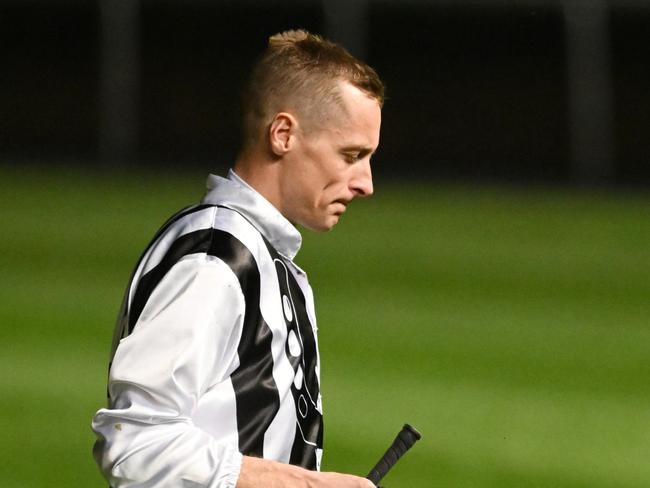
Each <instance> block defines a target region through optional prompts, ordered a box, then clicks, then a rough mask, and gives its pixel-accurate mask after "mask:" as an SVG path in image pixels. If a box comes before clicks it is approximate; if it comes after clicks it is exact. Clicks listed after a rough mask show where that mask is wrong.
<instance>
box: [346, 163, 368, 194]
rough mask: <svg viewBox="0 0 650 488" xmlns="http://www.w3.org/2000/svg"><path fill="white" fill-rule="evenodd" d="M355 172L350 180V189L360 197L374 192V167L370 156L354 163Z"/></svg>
mask: <svg viewBox="0 0 650 488" xmlns="http://www.w3.org/2000/svg"><path fill="white" fill-rule="evenodd" d="M354 169H355V174H354V176H353V178H352V179H351V180H350V190H352V192H353V193H354V194H355V196H358V197H369V196H370V195H372V194H373V191H374V188H373V185H372V169H371V168H370V158H366V159H363V160H361V161H357V164H355V165H354Z"/></svg>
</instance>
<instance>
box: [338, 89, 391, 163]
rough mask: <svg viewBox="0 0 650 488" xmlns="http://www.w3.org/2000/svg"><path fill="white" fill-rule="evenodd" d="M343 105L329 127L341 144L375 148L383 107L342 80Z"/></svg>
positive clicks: (377, 142) (377, 141)
mask: <svg viewBox="0 0 650 488" xmlns="http://www.w3.org/2000/svg"><path fill="white" fill-rule="evenodd" d="M339 90H340V94H341V104H340V105H341V106H340V107H337V108H336V109H335V110H336V116H334V117H332V120H331V124H328V125H329V127H328V129H329V130H330V131H332V132H334V133H335V134H336V136H337V137H338V139H339V141H340V142H341V145H358V146H362V147H366V148H369V149H371V150H373V151H374V150H375V149H376V148H377V146H378V145H379V130H380V126H381V107H380V106H379V102H378V101H377V100H375V99H373V98H370V97H369V96H368V95H366V94H365V93H364V92H363V91H361V90H360V89H359V88H357V87H355V86H353V85H351V84H350V83H347V82H340V84H339Z"/></svg>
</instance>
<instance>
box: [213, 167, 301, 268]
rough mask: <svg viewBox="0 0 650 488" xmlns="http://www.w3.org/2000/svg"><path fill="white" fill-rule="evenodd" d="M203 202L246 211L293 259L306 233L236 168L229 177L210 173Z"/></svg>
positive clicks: (265, 235) (273, 242)
mask: <svg viewBox="0 0 650 488" xmlns="http://www.w3.org/2000/svg"><path fill="white" fill-rule="evenodd" d="M207 187H208V192H207V193H206V194H205V196H204V197H203V200H202V203H208V204H211V205H223V206H224V207H228V208H230V209H232V210H235V211H236V212H239V213H240V214H242V215H243V216H244V217H245V218H246V219H247V220H248V221H249V222H250V223H251V224H253V226H254V227H255V228H256V229H257V230H258V231H259V232H260V233H261V234H262V235H263V236H264V237H266V239H267V240H268V241H269V242H270V243H271V245H272V246H273V247H274V248H275V250H276V251H278V252H279V253H280V254H282V255H283V256H285V257H287V258H289V259H290V260H292V261H293V258H294V257H295V256H296V254H298V251H299V250H300V245H301V244H302V236H301V235H300V232H298V229H296V228H295V227H294V226H293V224H291V222H289V221H288V220H287V219H286V218H285V217H284V216H283V215H282V214H281V213H280V212H279V211H278V209H277V208H275V207H274V206H273V204H271V202H269V201H268V200H267V199H266V198H264V197H263V196H262V195H260V194H259V193H258V192H257V191H256V190H255V189H254V188H253V187H252V186H250V185H249V184H248V183H246V182H245V181H244V180H242V179H241V178H240V177H239V176H238V175H237V174H236V173H235V172H234V171H233V170H232V169H231V170H230V171H228V178H227V179H226V178H221V177H220V176H216V175H212V174H211V175H209V176H208V181H207Z"/></svg>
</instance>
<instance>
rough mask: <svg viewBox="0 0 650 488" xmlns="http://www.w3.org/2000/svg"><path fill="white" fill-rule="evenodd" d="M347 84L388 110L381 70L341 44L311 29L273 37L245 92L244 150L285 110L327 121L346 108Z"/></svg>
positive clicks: (287, 32) (306, 117)
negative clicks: (331, 112)
mask: <svg viewBox="0 0 650 488" xmlns="http://www.w3.org/2000/svg"><path fill="white" fill-rule="evenodd" d="M341 81H344V82H348V83H350V84H352V85H353V86H355V87H357V88H359V89H360V90H361V91H363V92H364V93H365V94H366V95H368V96H369V97H370V98H373V99H375V100H377V102H378V103H379V106H380V107H381V106H383V103H384V84H383V83H382V81H381V80H380V79H379V76H378V75H377V73H376V72H375V70H373V69H372V68H371V67H370V66H368V65H367V64H365V63H364V62H362V61H359V60H358V59H356V58H355V57H354V56H352V55H351V54H350V53H349V52H348V51H346V50H345V49H344V48H343V47H341V46H340V45H338V44H335V43H333V42H331V41H328V40H327V39H324V38H322V37H321V36H318V35H314V34H311V33H309V32H307V31H305V30H290V31H286V32H281V33H279V34H275V35H273V36H271V37H270V38H269V42H268V46H267V48H266V50H265V51H264V52H263V53H262V55H261V57H260V58H259V59H258V61H257V63H256V64H255V65H254V66H253V69H252V72H251V76H250V79H249V81H248V84H247V85H246V87H245V88H244V90H243V92H242V116H243V120H242V122H243V124H242V139H243V140H242V145H243V148H244V149H245V148H248V147H250V146H252V145H253V144H255V143H256V142H257V140H258V138H259V136H260V135H261V134H262V132H263V130H265V129H266V128H267V127H268V125H269V124H270V123H271V120H272V119H273V117H274V116H275V114H276V113H278V112H280V111H283V110H294V111H295V112H297V113H298V114H299V115H301V116H303V117H304V119H303V122H306V121H307V120H311V121H312V122H315V121H318V120H322V119H323V117H324V116H325V115H326V114H327V109H328V108H330V107H331V106H332V105H333V104H337V105H339V106H340V104H341V94H340V90H339V83H340V82H341Z"/></svg>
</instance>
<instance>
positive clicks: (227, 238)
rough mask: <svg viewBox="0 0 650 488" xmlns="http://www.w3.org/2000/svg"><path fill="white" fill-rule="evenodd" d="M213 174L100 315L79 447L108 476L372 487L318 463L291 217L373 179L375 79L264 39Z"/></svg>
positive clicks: (358, 192)
mask: <svg viewBox="0 0 650 488" xmlns="http://www.w3.org/2000/svg"><path fill="white" fill-rule="evenodd" d="M244 101H245V104H244V105H245V106H244V141H243V145H242V150H241V152H240V155H239V157H238V159H237V161H236V163H235V165H234V171H230V173H229V175H228V178H219V177H216V176H210V177H209V179H208V192H207V194H206V196H205V197H204V199H203V201H202V202H201V204H199V205H197V206H194V207H190V208H189V209H186V210H184V211H182V212H180V213H179V214H177V215H175V216H174V217H172V218H171V219H170V220H169V221H168V222H167V223H166V224H165V225H164V226H163V228H162V229H161V230H160V231H159V232H158V234H157V235H156V236H155V237H154V239H153V241H152V243H151V244H150V246H149V248H148V249H147V250H146V251H145V253H144V255H143V257H142V258H141V260H140V262H139V264H138V266H137V267H136V270H135V271H134V274H133V277H132V279H131V283H130V285H129V287H128V288H127V292H126V296H125V299H124V304H123V307H122V311H121V314H120V317H119V320H118V324H117V326H116V333H115V340H114V344H113V353H112V363H111V367H110V375H109V386H108V390H109V408H106V409H101V410H100V411H98V412H97V414H96V416H95V418H94V419H93V429H94V430H95V432H96V434H97V436H98V440H97V442H96V444H95V449H94V455H95V458H96V460H97V462H98V464H99V465H100V467H101V469H102V471H103V473H104V475H105V476H106V478H107V479H108V480H109V482H110V483H111V485H112V486H114V487H126V486H128V487H154V486H155V487H190V486H191V487H212V488H217V487H218V488H222V487H223V488H226V487H227V488H233V487H235V486H236V487H237V488H257V487H263V488H269V487H271V488H272V487H289V488H290V487H322V488H325V487H337V488H353V487H366V488H368V487H372V486H374V485H373V484H372V483H371V482H369V481H368V480H366V479H364V478H360V477H356V476H351V475H345V474H339V473H325V472H320V460H321V455H322V439H323V436H322V403H321V395H320V376H319V373H320V359H319V356H318V345H317V337H316V320H315V314H314V308H313V296H312V292H311V288H310V287H309V284H308V282H307V277H306V275H305V273H304V272H303V271H302V270H301V269H300V268H299V267H298V266H297V265H295V264H294V263H293V258H294V256H295V255H296V253H297V252H298V249H299V247H300V244H301V237H300V234H299V232H298V231H297V229H296V228H295V226H296V225H300V226H302V227H305V228H307V229H311V230H315V231H326V230H329V229H331V228H332V227H333V226H334V225H335V224H336V223H337V222H338V220H339V218H340V217H341V215H342V214H343V213H344V212H345V210H346V208H347V205H348V204H349V203H350V202H351V201H352V200H353V199H354V198H356V197H363V196H368V195H371V194H372V192H373V186H372V176H371V171H370V158H371V156H372V154H373V153H374V152H375V150H376V149H377V145H378V144H379V129H380V123H381V106H382V104H383V85H382V83H381V81H380V80H379V78H378V77H377V75H376V73H375V72H374V71H373V70H372V69H371V68H370V67H368V66H366V65H365V64H363V63H361V62H360V61H358V60H356V59H355V58H353V57H352V56H351V55H350V54H348V53H347V52H346V51H345V50H343V49H342V48H341V47H340V46H337V45H335V44H333V43H331V42H329V41H326V40H323V39H322V38H320V37H318V36H314V35H311V34H309V33H307V32H305V31H289V32H285V33H281V34H278V35H275V36H273V37H271V38H270V39H269V45H268V47H267V50H266V51H265V53H264V54H263V56H262V57H261V59H260V60H259V61H258V63H257V64H256V66H255V67H254V69H253V73H252V76H251V80H250V82H249V85H248V87H247V89H246V91H245V92H244Z"/></svg>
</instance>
